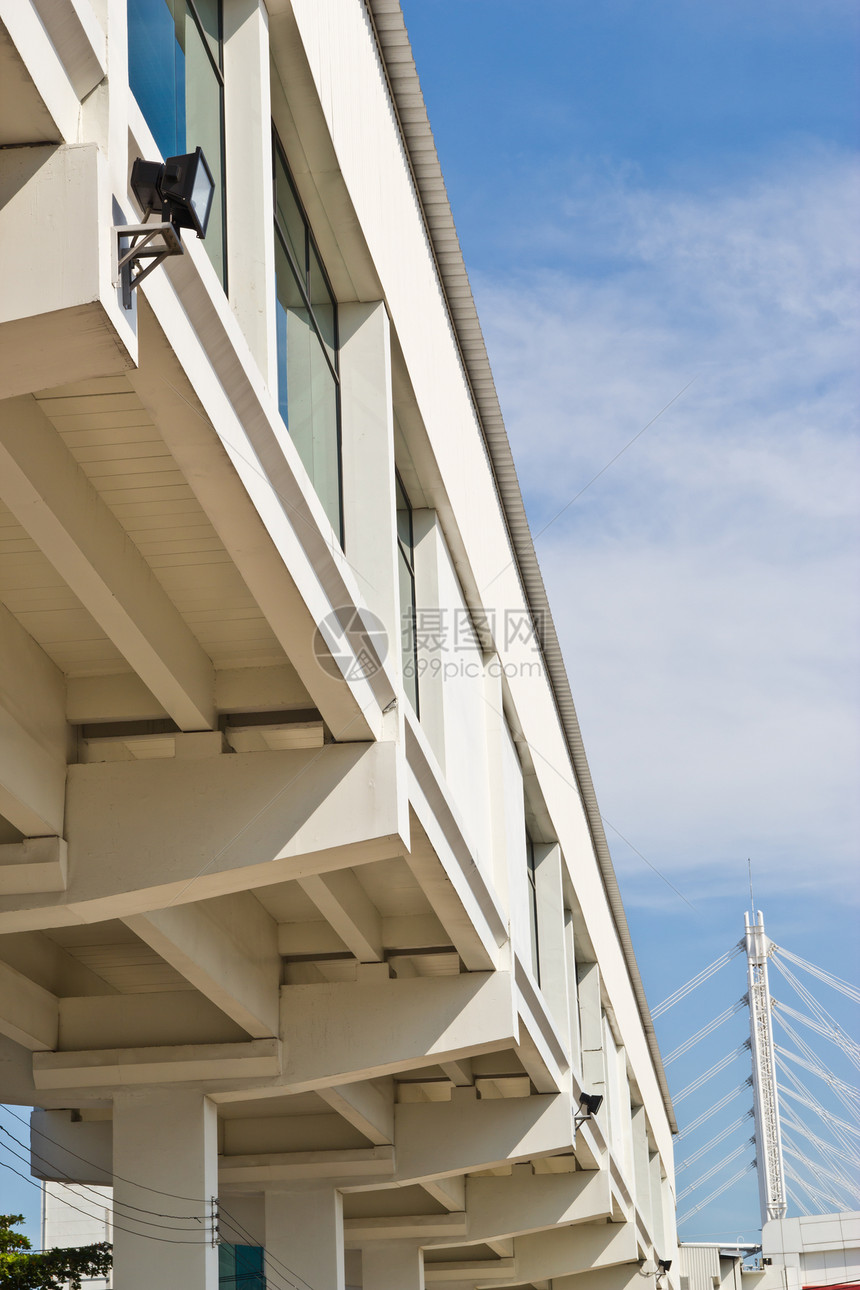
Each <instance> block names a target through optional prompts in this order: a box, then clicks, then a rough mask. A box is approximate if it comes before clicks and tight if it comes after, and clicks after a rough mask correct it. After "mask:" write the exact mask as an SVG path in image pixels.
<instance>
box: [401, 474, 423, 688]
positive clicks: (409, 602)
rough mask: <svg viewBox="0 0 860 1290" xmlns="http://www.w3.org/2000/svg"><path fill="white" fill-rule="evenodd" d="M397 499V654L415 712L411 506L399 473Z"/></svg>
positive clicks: (415, 668)
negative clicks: (398, 621) (398, 607)
mask: <svg viewBox="0 0 860 1290" xmlns="http://www.w3.org/2000/svg"><path fill="white" fill-rule="evenodd" d="M395 489H396V498H397V573H398V579H399V582H400V657H401V664H402V668H403V688H404V690H405V691H406V693H407V695H408V696H409V699H410V701H411V703H412V706H413V708H414V709H415V711H416V713H417V712H418V641H417V633H416V630H415V538H414V534H413V530H412V507H411V505H410V503H409V498H408V497H407V496H406V489H405V488H404V487H403V481H402V480H401V478H400V476H399V475H395Z"/></svg>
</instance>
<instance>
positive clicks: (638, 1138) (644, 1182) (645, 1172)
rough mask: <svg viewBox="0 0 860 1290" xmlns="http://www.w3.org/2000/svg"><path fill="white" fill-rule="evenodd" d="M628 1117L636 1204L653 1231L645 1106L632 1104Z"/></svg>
mask: <svg viewBox="0 0 860 1290" xmlns="http://www.w3.org/2000/svg"><path fill="white" fill-rule="evenodd" d="M630 1119H631V1124H632V1126H633V1185H634V1192H635V1198H636V1206H637V1208H638V1210H639V1212H640V1214H641V1215H642V1217H643V1218H644V1219H645V1222H646V1224H647V1225H648V1228H649V1230H650V1231H653V1226H654V1213H653V1207H652V1205H651V1169H650V1162H649V1159H648V1154H649V1153H648V1125H647V1122H646V1119H645V1107H644V1106H634V1107H633V1108H632V1112H631V1117H630Z"/></svg>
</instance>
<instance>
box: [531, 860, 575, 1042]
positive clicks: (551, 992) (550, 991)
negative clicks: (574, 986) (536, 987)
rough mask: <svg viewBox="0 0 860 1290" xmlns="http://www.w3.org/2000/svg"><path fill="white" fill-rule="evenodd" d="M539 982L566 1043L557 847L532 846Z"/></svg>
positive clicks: (567, 1010) (566, 1003)
mask: <svg viewBox="0 0 860 1290" xmlns="http://www.w3.org/2000/svg"><path fill="white" fill-rule="evenodd" d="M535 853H536V854H535V860H536V864H535V888H536V890H537V912H538V944H539V946H540V984H541V991H542V992H543V996H544V998H545V999H546V1002H547V1004H548V1006H549V1010H550V1012H551V1013H552V1017H553V1020H554V1021H555V1023H556V1025H557V1026H558V1028H559V1031H560V1033H561V1035H562V1037H563V1039H564V1041H565V1043H566V1044H567V1045H569V1044H570V1035H569V1032H568V1027H569V1024H570V1003H569V1000H568V997H567V967H566V963H565V959H566V955H567V947H566V945H565V934H564V919H565V909H564V892H563V889H562V881H561V847H560V846H559V845H558V843H557V842H556V843H553V845H552V846H540V845H538V846H536V847H535Z"/></svg>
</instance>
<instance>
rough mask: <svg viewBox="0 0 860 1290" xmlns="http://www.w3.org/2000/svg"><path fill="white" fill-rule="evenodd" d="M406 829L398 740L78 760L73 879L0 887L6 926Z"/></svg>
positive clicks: (141, 908)
mask: <svg viewBox="0 0 860 1290" xmlns="http://www.w3.org/2000/svg"><path fill="white" fill-rule="evenodd" d="M108 808H109V809H108ZM405 829H406V820H405V818H404V814H403V810H402V803H401V801H400V796H399V790H398V785H397V752H396V749H395V747H394V745H393V744H390V743H384V744H354V743H353V744H327V745H326V746H325V747H323V748H317V749H296V750H290V751H284V752H265V753H264V752H258V753H248V754H231V755H226V754H225V755H223V756H213V757H205V758H202V759H199V760H196V759H188V760H185V759H178V758H163V759H156V760H151V761H131V762H101V763H91V764H88V765H75V766H71V767H70V768H69V782H68V792H67V836H68V838H69V872H70V880H69V888H68V891H67V892H65V893H64V894H63V895H62V897H60V896H56V895H45V896H39V897H37V896H31V897H24V896H21V897H16V898H14V900H13V899H11V898H5V899H4V898H2V897H0V932H3V931H22V930H30V929H32V928H39V927H48V926H58V925H63V924H68V923H78V922H80V921H81V920H83V921H84V922H98V921H101V920H103V919H106V918H126V917H130V916H131V915H134V914H138V913H144V912H149V911H150V910H153V909H164V908H166V907H167V906H168V905H171V904H177V903H187V904H190V903H196V902H197V901H200V900H207V899H209V898H210V897H214V896H223V895H226V894H228V893H233V892H239V891H245V890H248V889H249V888H250V889H252V888H254V887H255V886H268V885H269V884H271V883H278V882H284V881H285V880H287V879H291V878H300V877H304V876H306V875H307V874H311V873H319V872H325V871H326V870H333V869H340V868H343V867H344V866H346V865H350V864H362V863H365V862H367V861H371V860H381V859H386V858H389V857H393V856H397V855H402V854H403V852H404V850H405V849H406V847H407V845H408V838H407V837H404V836H403V833H404V831H405Z"/></svg>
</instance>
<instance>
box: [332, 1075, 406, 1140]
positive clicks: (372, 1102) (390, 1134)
mask: <svg viewBox="0 0 860 1290" xmlns="http://www.w3.org/2000/svg"><path fill="white" fill-rule="evenodd" d="M318 1092H319V1095H320V1097H321V1098H322V1099H323V1101H324V1102H327V1103H328V1105H329V1106H330V1107H331V1108H332V1110H333V1111H337V1113H338V1115H342V1116H343V1118H344V1119H345V1120H346V1122H347V1123H348V1124H351V1125H352V1126H353V1128H354V1129H358V1131H359V1133H363V1134H364V1136H365V1137H366V1138H368V1139H369V1141H370V1142H372V1143H374V1144H375V1145H376V1146H385V1145H387V1144H389V1143H392V1142H393V1141H394V1089H393V1086H392V1083H391V1080H390V1079H389V1080H357V1081H356V1082H355V1083H354V1084H340V1085H338V1086H337V1087H335V1086H331V1087H329V1088H321V1089H319V1090H318Z"/></svg>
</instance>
